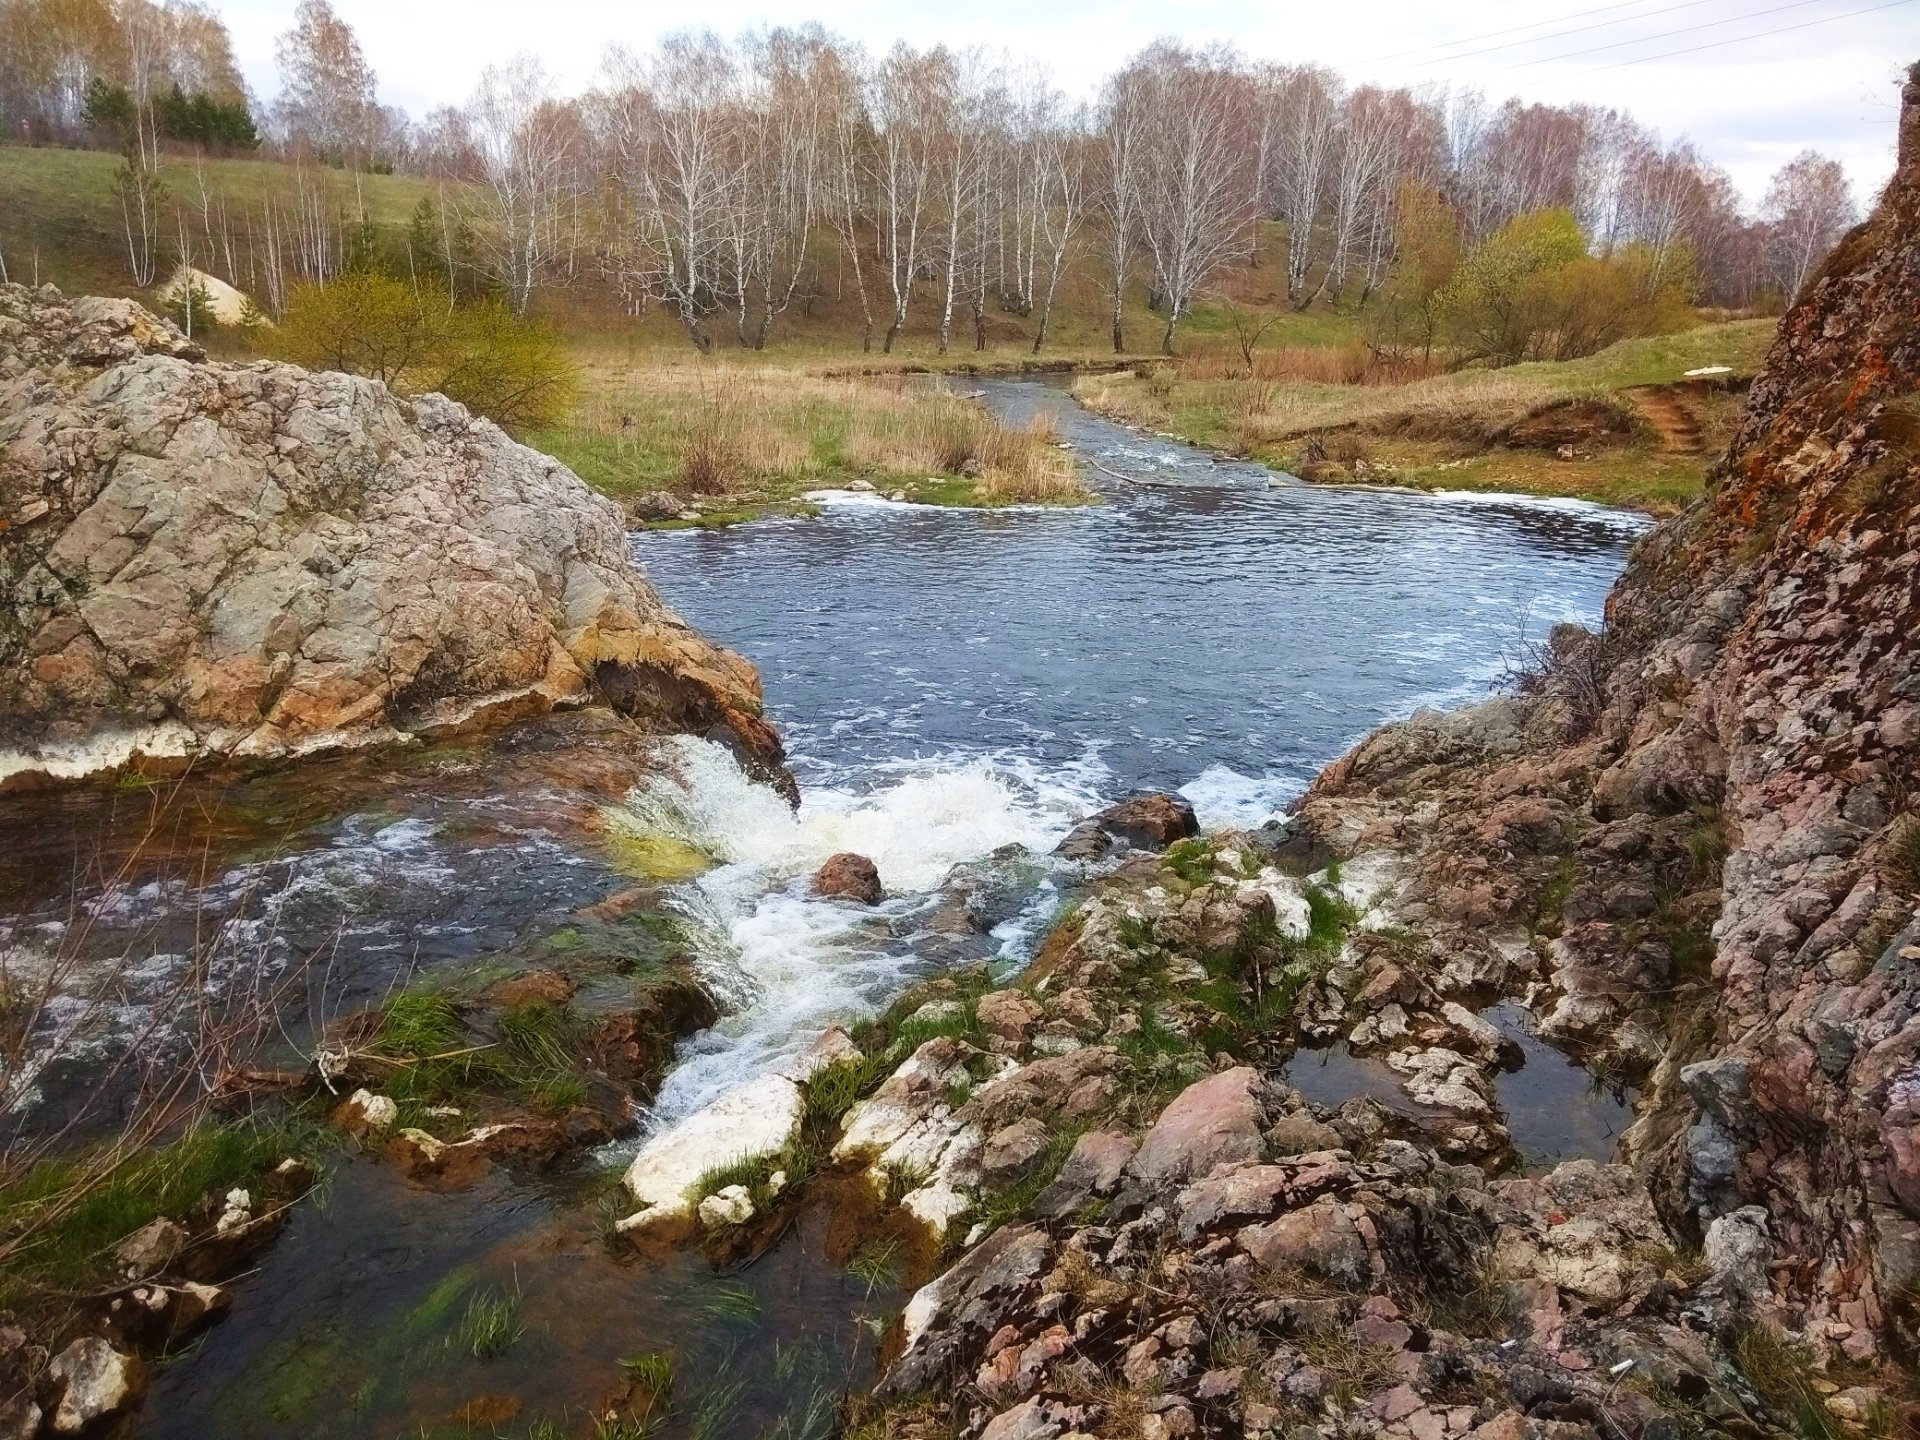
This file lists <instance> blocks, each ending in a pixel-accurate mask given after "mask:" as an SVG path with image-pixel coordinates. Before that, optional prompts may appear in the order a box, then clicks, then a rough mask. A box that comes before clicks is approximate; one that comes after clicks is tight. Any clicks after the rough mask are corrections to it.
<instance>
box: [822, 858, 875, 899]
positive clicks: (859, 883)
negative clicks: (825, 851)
mask: <svg viewBox="0 0 1920 1440" xmlns="http://www.w3.org/2000/svg"><path fill="white" fill-rule="evenodd" d="M813 893H814V894H816V895H823V896H827V897H829V898H832V899H836V900H854V901H857V902H858V903H860V904H862V905H878V904H879V903H880V901H881V900H882V899H883V898H884V897H885V895H886V891H885V889H884V888H883V887H882V886H881V884H880V871H879V868H878V867H877V866H875V865H874V863H873V861H871V860H869V859H868V858H867V857H866V856H864V855H855V854H854V853H852V852H851V851H843V852H842V853H840V854H838V855H830V856H828V857H827V860H826V862H825V863H824V864H822V865H821V867H820V868H819V869H818V870H816V871H814V872H813Z"/></svg>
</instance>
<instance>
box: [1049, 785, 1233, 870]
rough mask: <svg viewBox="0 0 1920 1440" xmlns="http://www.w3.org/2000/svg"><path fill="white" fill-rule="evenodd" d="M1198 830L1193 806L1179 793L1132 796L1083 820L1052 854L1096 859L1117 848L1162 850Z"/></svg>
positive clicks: (1197, 821)
mask: <svg viewBox="0 0 1920 1440" xmlns="http://www.w3.org/2000/svg"><path fill="white" fill-rule="evenodd" d="M1199 833H1200V822H1199V820H1198V819H1196V818H1195V816H1194V813H1193V806H1191V805H1189V804H1188V803H1187V802H1186V801H1185V800H1183V799H1181V798H1180V797H1179V796H1178V795H1157V794H1156V795H1133V796H1129V797H1128V798H1127V799H1125V800H1121V801H1119V802H1117V803H1116V804H1113V805H1109V806H1108V807H1107V808H1106V809H1104V810H1101V811H1099V812H1098V813H1097V814H1093V815H1089V816H1088V817H1087V818H1086V819H1084V820H1082V821H1081V822H1080V823H1079V824H1078V825H1076V826H1074V827H1073V829H1072V830H1071V831H1069V832H1068V834H1067V837H1066V839H1064V840H1062V841H1061V842H1060V844H1059V846H1058V847H1057V848H1056V850H1055V852H1054V853H1055V854H1058V855H1062V856H1065V857H1066V858H1067V859H1069V860H1098V859H1100V858H1101V857H1102V856H1105V855H1107V854H1109V853H1111V852H1112V851H1114V850H1116V849H1129V848H1131V849H1135V850H1164V849H1166V848H1167V847H1168V846H1169V845H1171V844H1173V843H1174V841H1176V840H1184V839H1186V838H1187V837H1188V836H1191V835H1198V834H1199Z"/></svg>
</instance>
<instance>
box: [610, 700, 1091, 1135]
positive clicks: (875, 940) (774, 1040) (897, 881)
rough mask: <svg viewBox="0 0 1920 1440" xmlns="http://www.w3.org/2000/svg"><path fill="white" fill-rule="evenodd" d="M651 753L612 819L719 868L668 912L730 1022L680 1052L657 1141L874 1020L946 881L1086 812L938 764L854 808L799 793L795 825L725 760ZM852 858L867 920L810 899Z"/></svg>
mask: <svg viewBox="0 0 1920 1440" xmlns="http://www.w3.org/2000/svg"><path fill="white" fill-rule="evenodd" d="M662 751H663V756H664V758H665V759H666V760H667V762H668V763H667V764H666V765H665V766H664V767H663V769H662V771H661V773H660V774H659V776H658V777H657V778H656V779H654V780H652V781H650V782H649V784H648V785H647V786H646V787H644V788H642V789H640V790H637V791H635V792H634V793H633V794H632V795H631V796H629V797H628V799H627V802H626V804H625V805H624V806H623V807H622V808H621V810H620V811H619V812H616V816H615V817H614V818H615V819H616V821H617V823H621V824H624V825H629V826H633V827H635V828H637V829H640V830H642V831H651V832H653V833H657V834H663V835H667V836H669V837H671V838H673V839H675V840H679V841H683V842H685V843H687V844H690V845H694V846H697V847H699V848H700V849H702V850H704V851H706V852H707V853H708V854H709V855H711V856H713V857H714V858H715V859H716V860H718V861H719V862H720V863H719V864H718V865H717V866H716V867H715V868H714V869H712V870H710V871H708V872H707V873H706V874H704V875H702V876H700V877H699V878H698V879H697V880H693V881H690V882H688V883H687V884H686V885H684V886H682V887H680V889H679V891H678V892H677V894H676V896H675V903H676V904H677V905H678V906H679V907H680V909H681V910H682V911H683V912H684V913H685V914H686V916H687V917H688V919H689V920H690V921H691V922H692V925H693V928H694V931H695V937H694V943H695V950H696V953H697V956H698V959H699V963H700V965H701V968H702V971H703V974H704V976H705V978H706V979H707V981H708V983H709V984H711V985H712V987H713V988H714V990H715V991H716V992H717V993H718V995H719V997H720V998H721V999H722V1000H723V1001H724V1002H725V1003H726V1004H727V1005H728V1007H729V1009H730V1013H729V1014H727V1015H726V1016H725V1017H724V1018H723V1019H722V1020H721V1021H720V1023H719V1024H717V1025H715V1026H714V1027H713V1028H712V1029H711V1030H707V1031H704V1032H702V1033H701V1034H699V1035H697V1036H694V1037H692V1038H691V1039H690V1040H688V1041H687V1042H686V1043H685V1044H684V1045H683V1047H682V1050H681V1057H680V1062H679V1063H678V1064H677V1065H676V1066H675V1067H674V1069H673V1071H672V1073H670V1074H669V1075H668V1077H667V1079H666V1081H665V1083H664V1084H663V1085H662V1086H661V1090H660V1094H659V1096H658V1098H657V1099H656V1101H655V1103H654V1107H653V1117H654V1122H655V1124H656V1125H657V1124H662V1123H666V1122H670V1121H672V1120H675V1119H678V1118H680V1117H681V1116H684V1115H687V1114H689V1113H691V1112H692V1111H694V1110H696V1109H698V1108H699V1107H700V1106H701V1105H704V1104H706V1103H707V1102H708V1101H710V1100H712V1099H713V1098H714V1097H715V1096H716V1095H718V1094H719V1093H720V1092H721V1091H722V1090H724V1089H726V1088H727V1087H728V1086H729V1085H731V1084H733V1083H735V1082H736V1081H739V1080H742V1079H745V1078H747V1077H748V1076H750V1075H753V1074H756V1073H758V1072H759V1071H761V1070H763V1069H765V1068H766V1067H767V1066H768V1065H769V1064H771V1063H773V1062H774V1061H776V1060H778V1059H780V1058H782V1057H784V1056H787V1055H790V1054H796V1053H798V1052H799V1051H800V1050H803V1049H804V1048H806V1046H807V1045H808V1044H810V1043H811V1042H812V1041H813V1040H814V1038H815V1037H816V1036H818V1035H819V1033H820V1032H821V1031H822V1030H823V1029H825V1028H826V1027H827V1026H828V1025H831V1024H835V1023H840V1022H845V1021H848V1020H853V1019H857V1018H859V1017H861V1016H863V1015H867V1014H870V1013H872V1012H873V1010H874V1009H875V1008H876V1007H877V1006H879V1005H881V1004H884V1003H885V1001H886V1000H888V999H889V998H891V996H892V994H893V993H894V992H895V991H897V990H898V988H899V987H900V986H901V985H902V984H903V983H904V982H905V980H906V978H907V976H908V974H909V973H910V971H911V969H912V967H913V965H914V958H913V956H912V954H911V952H910V950H909V947H908V946H907V944H906V943H905V942H904V939H903V935H904V934H910V933H911V932H912V930H913V929H914V928H915V927H914V925H913V919H912V917H913V916H914V915H915V914H916V913H917V912H919V911H921V910H924V909H925V908H927V906H928V905H929V904H930V903H931V892H933V891H935V890H936V889H937V888H938V887H939V885H940V884H941V882H942V881H943V880H945V878H946V876H947V873H948V872H949V871H950V870H952V869H953V867H954V866H955V865H957V864H959V863H961V862H962V861H966V860H978V859H980V858H982V857H984V856H987V855H990V854H992V853H993V852H994V851H995V850H998V849H1000V848H1001V847H1002V846H1006V845H1019V846H1022V847H1024V848H1026V849H1028V850H1031V851H1034V852H1037V853H1040V854H1044V853H1046V852H1047V851H1048V850H1051V849H1052V848H1053V846H1054V845H1056V844H1057V843H1058V842H1059V840H1060V838H1061V837H1062V836H1063V835H1064V834H1065V833H1066V832H1067V830H1068V829H1069V828H1070V826H1071V825H1072V823H1073V821H1074V819H1075V818H1077V817H1078V816H1080V815H1082V814H1084V813H1086V811H1087V810H1088V809H1090V808H1092V806H1093V805H1094V804H1095V803H1096V797H1095V795H1094V794H1093V793H1092V792H1091V791H1090V790H1089V789H1087V788H1085V787H1084V785H1083V784H1082V783H1080V781H1079V780H1078V778H1077V777H1075V776H1073V775H1072V774H1068V775H1065V776H1062V775H1060V774H1054V775H1050V776H1045V777H1042V776H1041V775H1040V774H1039V773H1038V772H1037V771H1035V770H1033V769H1031V768H1030V767H1028V766H1025V765H1021V764H1019V763H1017V762H1013V761H1009V760H1005V759H997V758H993V757H972V758H962V757H947V758H942V759H933V760H925V761H899V762H895V763H893V764H891V765H888V766H885V767H881V768H880V769H879V770H878V771H877V773H876V783H875V785H874V787H873V788H872V789H871V790H869V791H866V792H864V793H860V792H856V791H853V790H851V789H843V788H837V787H834V786H825V787H820V788H809V789H808V790H807V792H806V794H805V799H804V801H803V803H802V804H801V807H800V809H799V811H798V812H795V811H793V810H790V809H789V808H788V807H787V805H786V804H785V802H784V801H782V800H781V799H780V798H779V797H778V796H776V795H775V794H773V792H772V791H770V790H768V789H767V788H766V787H765V786H763V785H758V784H755V783H754V782H753V781H752V780H750V779H748V778H747V776H746V775H745V774H744V773H743V772H742V771H741V769H740V766H739V765H738V763H737V762H736V761H735V760H734V758H733V756H732V755H731V754H729V753H728V752H727V751H726V750H725V749H724V748H722V747H721V746H718V745H715V744H712V743H711V742H709V741H705V740H698V739H693V738H690V737H681V738H678V739H674V740H670V741H667V742H664V744H663V746H662ZM848 850H850V851H853V852H855V853H857V854H860V855H865V856H866V857H868V858H869V859H870V860H872V861H873V862H874V865H875V866H876V867H877V868H878V869H879V871H880V879H881V883H882V884H883V885H885V886H886V889H887V899H886V900H885V901H884V902H883V903H882V904H881V905H879V906H878V907H873V908H868V907H865V906H859V905H850V904H846V903H842V902H836V901H831V900H820V899H816V898H815V897H814V896H813V895H812V893H811V891H810V887H809V881H810V880H811V878H812V875H813V872H814V871H815V870H816V869H818V868H819V866H820V864H821V862H823V861H824V860H826V859H827V857H828V856H830V855H834V854H837V853H839V852H841V851H848Z"/></svg>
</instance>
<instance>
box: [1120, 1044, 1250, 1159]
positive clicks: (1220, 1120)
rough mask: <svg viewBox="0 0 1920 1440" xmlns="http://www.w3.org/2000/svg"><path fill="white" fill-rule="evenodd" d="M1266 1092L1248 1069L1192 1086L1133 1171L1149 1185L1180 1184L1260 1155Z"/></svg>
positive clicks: (1146, 1143)
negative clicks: (1219, 1166)
mask: <svg viewBox="0 0 1920 1440" xmlns="http://www.w3.org/2000/svg"><path fill="white" fill-rule="evenodd" d="M1264 1101H1265V1087H1264V1085H1263V1083H1262V1081H1261V1079H1260V1073H1259V1072H1258V1071H1257V1070H1254V1069H1252V1068H1250V1067H1247V1066H1240V1067H1238V1068H1235V1069H1232V1070H1223V1071H1221V1072H1220V1073H1219V1074H1217V1075H1209V1076H1208V1077H1207V1078H1206V1079H1204V1080H1200V1081H1196V1082H1195V1083H1194V1084H1192V1085H1189V1086H1188V1087H1187V1088H1186V1089H1185V1090H1183V1091H1181V1092H1180V1094H1179V1095H1177V1096H1175V1097H1174V1099H1173V1102H1172V1103H1171V1104H1169V1105H1168V1106H1167V1108H1166V1109H1165V1110H1163V1111H1161V1112H1160V1118H1159V1119H1158V1120H1156V1121H1154V1123H1153V1128H1152V1129H1151V1130H1149V1131H1148V1132H1147V1134H1146V1136H1145V1137H1144V1138H1143V1139H1142V1140H1141V1142H1140V1149H1139V1152H1138V1153H1137V1154H1136V1155H1135V1156H1134V1157H1133V1162H1132V1164H1131V1165H1130V1166H1129V1167H1128V1170H1129V1173H1130V1175H1131V1176H1132V1177H1133V1178H1134V1179H1135V1180H1136V1181H1138V1182H1141V1183H1142V1184H1144V1185H1148V1186H1154V1185H1164V1184H1170V1183H1178V1182H1180V1181H1183V1180H1186V1179H1189V1178H1191V1177H1196V1176H1202V1175H1205V1174H1206V1173H1207V1172H1208V1171H1209V1170H1211V1169H1213V1167H1214V1166H1216V1165H1221V1164H1225V1163H1228V1162H1230V1161H1235V1160H1254V1159H1258V1158H1259V1155H1260V1144H1261V1130H1262V1128H1263V1126H1264V1125H1265V1123H1266V1111H1265V1105H1264Z"/></svg>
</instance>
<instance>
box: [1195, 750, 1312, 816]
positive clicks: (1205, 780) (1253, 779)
mask: <svg viewBox="0 0 1920 1440" xmlns="http://www.w3.org/2000/svg"><path fill="white" fill-rule="evenodd" d="M1302 788H1303V787H1302V786H1301V783H1300V781H1299V779H1298V777H1296V776H1292V775H1242V774H1241V773H1240V772H1239V771H1238V770H1235V769H1234V768H1233V767H1232V766H1230V765H1209V766H1207V768H1206V769H1204V770H1202V771H1201V772H1200V773H1199V774H1198V775H1196V776H1194V777H1193V779H1191V780H1189V781H1188V782H1187V783H1186V784H1184V785H1182V786H1181V787H1180V793H1181V794H1182V795H1184V796H1185V797H1186V798H1187V803H1188V804H1190V805H1192V806H1193V813H1194V816H1195V818H1197V819H1198V820H1199V821H1200V828H1201V829H1202V830H1253V829H1258V828H1259V827H1260V826H1262V825H1264V824H1266V823H1267V821H1269V820H1271V819H1273V818H1274V816H1276V815H1278V814H1279V813H1280V812H1281V811H1282V810H1284V809H1286V807H1287V804H1288V803H1289V802H1290V801H1292V800H1294V799H1295V798H1297V797H1298V796H1299V794H1300V792H1301V790H1302Z"/></svg>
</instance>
